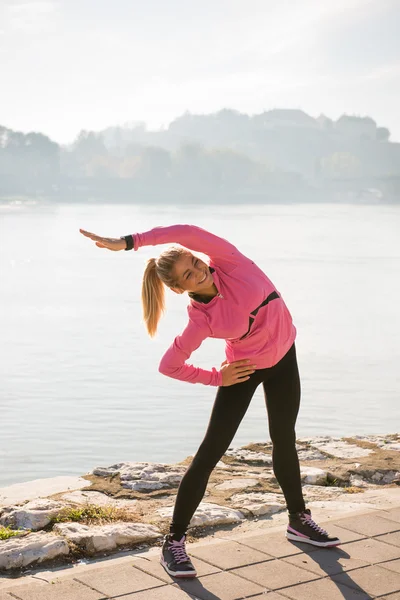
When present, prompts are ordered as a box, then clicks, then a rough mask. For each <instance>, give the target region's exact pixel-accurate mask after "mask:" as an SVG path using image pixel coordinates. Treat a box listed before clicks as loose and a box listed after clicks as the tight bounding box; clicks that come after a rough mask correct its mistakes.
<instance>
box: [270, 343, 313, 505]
mask: <svg viewBox="0 0 400 600" xmlns="http://www.w3.org/2000/svg"><path fill="white" fill-rule="evenodd" d="M263 387H264V393H265V402H266V406H267V411H268V420H269V431H270V436H271V441H272V465H273V469H274V473H275V477H276V479H277V480H278V483H279V485H280V486H281V488H282V491H283V495H284V496H285V500H286V504H287V508H288V511H289V512H290V513H294V512H300V511H303V510H304V509H305V504H304V499H303V492H302V489H301V479H300V465H299V457H298V455H297V451H296V432H295V424H296V419H297V414H298V411H299V406H300V377H299V370H298V366H297V358H296V349H295V346H294V344H293V346H292V348H291V349H290V350H289V352H288V353H287V354H286V355H285V356H284V357H283V358H282V360H280V361H279V363H278V364H277V365H275V366H274V367H272V368H271V369H268V375H267V377H266V379H265V381H263Z"/></svg>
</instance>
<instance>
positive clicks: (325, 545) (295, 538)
mask: <svg viewBox="0 0 400 600" xmlns="http://www.w3.org/2000/svg"><path fill="white" fill-rule="evenodd" d="M286 537H287V539H288V540H291V541H292V542H304V543H305V544H311V546H319V547H320V548H332V547H334V546H339V545H340V544H341V543H342V542H341V541H340V540H338V541H335V542H315V541H314V540H310V539H309V538H303V537H299V536H298V535H295V534H294V533H286Z"/></svg>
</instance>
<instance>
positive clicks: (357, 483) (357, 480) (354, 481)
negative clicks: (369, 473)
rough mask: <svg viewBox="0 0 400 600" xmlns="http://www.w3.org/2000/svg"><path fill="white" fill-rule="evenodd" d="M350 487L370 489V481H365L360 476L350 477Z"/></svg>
mask: <svg viewBox="0 0 400 600" xmlns="http://www.w3.org/2000/svg"><path fill="white" fill-rule="evenodd" d="M350 485H352V486H354V487H359V488H366V487H369V483H368V481H365V479H363V478H362V477H361V476H360V475H350Z"/></svg>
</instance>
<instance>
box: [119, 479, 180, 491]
mask: <svg viewBox="0 0 400 600" xmlns="http://www.w3.org/2000/svg"><path fill="white" fill-rule="evenodd" d="M166 487H169V486H167V485H166V484H165V483H161V481H127V482H126V483H125V484H124V488H128V489H130V490H134V491H136V492H152V491H154V490H161V489H162V488H166Z"/></svg>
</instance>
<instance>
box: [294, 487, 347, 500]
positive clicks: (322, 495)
mask: <svg viewBox="0 0 400 600" xmlns="http://www.w3.org/2000/svg"><path fill="white" fill-rule="evenodd" d="M302 489H303V495H304V497H305V498H306V499H307V500H329V499H330V498H337V497H338V496H341V495H342V494H344V493H345V491H346V489H345V488H341V487H336V486H333V485H329V486H322V485H303V488H302Z"/></svg>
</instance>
